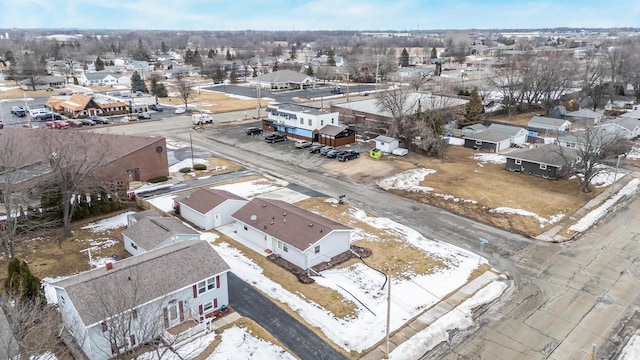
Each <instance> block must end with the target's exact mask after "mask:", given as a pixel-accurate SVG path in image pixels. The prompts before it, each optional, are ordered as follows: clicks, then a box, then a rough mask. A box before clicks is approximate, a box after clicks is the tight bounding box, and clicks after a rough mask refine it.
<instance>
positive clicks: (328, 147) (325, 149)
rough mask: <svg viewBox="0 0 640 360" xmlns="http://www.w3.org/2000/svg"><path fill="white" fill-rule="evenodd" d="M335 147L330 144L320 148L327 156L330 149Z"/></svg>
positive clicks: (322, 153)
mask: <svg viewBox="0 0 640 360" xmlns="http://www.w3.org/2000/svg"><path fill="white" fill-rule="evenodd" d="M333 149H335V147H333V146H330V145H327V146H323V147H322V148H321V149H320V155H323V156H326V155H327V153H328V152H329V151H331V150H333Z"/></svg>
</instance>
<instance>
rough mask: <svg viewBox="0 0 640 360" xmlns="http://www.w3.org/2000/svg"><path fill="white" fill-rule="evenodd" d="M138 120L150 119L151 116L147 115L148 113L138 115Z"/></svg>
mask: <svg viewBox="0 0 640 360" xmlns="http://www.w3.org/2000/svg"><path fill="white" fill-rule="evenodd" d="M138 119H141V120H144V119H151V114H149V113H148V112H141V113H138Z"/></svg>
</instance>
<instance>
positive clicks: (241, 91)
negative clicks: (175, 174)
mask: <svg viewBox="0 0 640 360" xmlns="http://www.w3.org/2000/svg"><path fill="white" fill-rule="evenodd" d="M333 86H334V85H329V84H327V85H318V86H317V87H315V88H307V89H302V90H287V91H271V90H269V89H261V90H260V97H262V98H270V99H273V100H274V101H276V102H279V103H295V101H294V100H293V98H302V99H313V98H320V97H332V96H336V94H332V93H331V89H332V88H333ZM340 87H341V89H342V91H343V92H344V93H345V94H346V93H347V87H346V86H345V85H341V86H340ZM203 89H205V90H213V91H219V92H224V93H227V94H234V95H240V96H246V97H250V98H257V97H258V92H257V90H256V89H255V88H252V87H248V86H240V85H225V84H219V85H212V86H207V87H203ZM373 90H375V84H353V85H350V86H349V93H350V94H354V93H360V92H364V91H373Z"/></svg>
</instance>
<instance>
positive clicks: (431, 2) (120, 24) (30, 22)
mask: <svg viewBox="0 0 640 360" xmlns="http://www.w3.org/2000/svg"><path fill="white" fill-rule="evenodd" d="M0 9H1V10H0V26H1V27H3V28H20V29H32V28H66V29H69V28H73V29H135V30H191V31H195V30H232V31H233V30H273V31H279V30H374V31H382V30H396V31H413V30H435V29H526V28H551V27H574V28H583V27H584V28H594V27H603V28H609V27H638V26H640V1H637V0H609V1H606V2H603V1H602V0H539V1H520V0H474V1H470V0H461V1H450V0H395V1H390V0H349V1H344V0H311V1H298V0H243V1H228V0H177V1H176V0H173V1H168V0H130V1H123V0H108V1H105V0H56V1H51V0H20V1H13V0H0Z"/></svg>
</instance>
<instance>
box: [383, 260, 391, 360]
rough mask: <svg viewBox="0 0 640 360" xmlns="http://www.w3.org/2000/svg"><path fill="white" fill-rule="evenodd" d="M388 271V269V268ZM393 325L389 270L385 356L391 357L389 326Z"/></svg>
mask: <svg viewBox="0 0 640 360" xmlns="http://www.w3.org/2000/svg"><path fill="white" fill-rule="evenodd" d="M387 271H388V270H387ZM390 326H391V274H390V273H389V272H387V334H386V336H385V338H386V346H385V351H384V358H385V359H388V358H389V330H390V329H389V327H390Z"/></svg>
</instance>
